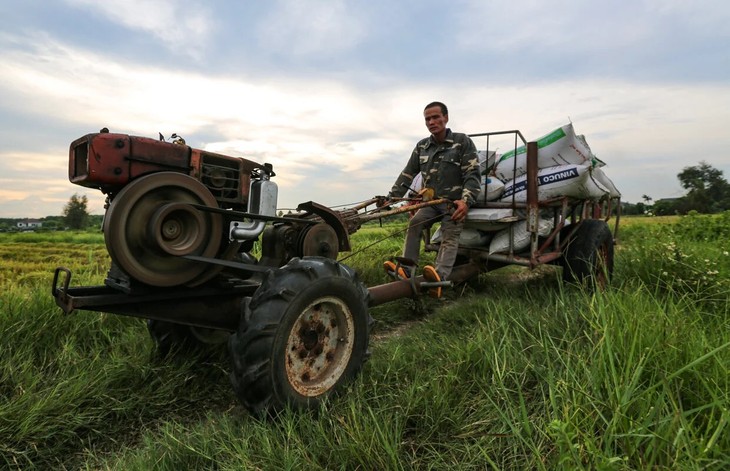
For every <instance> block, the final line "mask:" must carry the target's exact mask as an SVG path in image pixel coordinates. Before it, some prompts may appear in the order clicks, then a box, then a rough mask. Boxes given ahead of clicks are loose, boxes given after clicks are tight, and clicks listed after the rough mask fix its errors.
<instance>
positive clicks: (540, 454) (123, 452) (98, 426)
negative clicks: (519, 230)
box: [0, 217, 730, 470]
mask: <svg viewBox="0 0 730 471" xmlns="http://www.w3.org/2000/svg"><path fill="white" fill-rule="evenodd" d="M718 219H719V218H712V219H710V218H708V219H704V218H703V217H698V219H696V220H690V219H689V218H683V219H681V220H679V222H672V223H667V224H666V225H665V224H658V225H657V224H651V225H649V224H646V225H644V224H640V223H635V222H634V223H632V224H631V226H629V227H627V228H626V229H625V230H624V229H622V231H623V233H622V242H621V246H620V247H618V248H617V252H616V271H615V276H614V280H613V284H612V287H611V289H609V290H608V291H606V292H602V293H593V294H591V293H587V292H584V291H581V290H580V289H579V288H577V287H574V286H563V285H562V284H561V283H560V281H559V275H560V273H559V270H557V269H551V267H548V268H546V269H545V270H540V271H539V274H538V275H536V276H525V275H524V274H523V273H522V272H521V271H515V270H510V269H506V270H499V271H496V272H493V273H489V274H484V275H481V276H480V277H479V279H478V280H476V282H475V283H472V284H470V285H469V286H467V287H462V288H460V289H459V290H458V291H452V292H450V293H449V294H448V295H447V297H446V299H445V300H443V301H434V300H429V299H426V300H424V301H423V302H421V303H416V302H414V301H412V300H399V301H396V302H393V303H390V304H388V305H385V306H381V307H378V308H376V309H374V310H373V315H374V316H375V317H376V320H377V321H378V322H377V323H376V327H375V332H374V334H375V335H374V337H375V338H376V339H377V340H375V341H374V342H373V345H372V348H371V350H372V356H371V359H370V361H369V362H368V363H367V364H366V366H365V368H364V369H363V372H362V374H361V375H360V377H359V378H358V380H357V381H356V382H355V383H353V384H351V385H350V386H349V387H348V388H347V390H346V391H344V392H343V394H342V395H340V396H339V397H336V398H332V399H331V400H330V401H327V403H325V404H324V405H323V406H322V407H321V409H320V410H319V411H316V412H304V413H302V412H293V411H285V412H284V413H282V414H281V415H280V416H279V417H277V418H276V419H275V420H259V419H255V418H253V417H251V416H249V415H248V414H247V413H246V412H245V410H243V409H242V408H241V407H240V406H238V405H237V403H236V401H235V398H234V397H233V393H232V391H231V389H230V386H229V385H228V381H227V370H228V364H227V358H226V352H225V350H224V349H222V350H220V351H214V352H212V353H209V354H208V355H205V356H203V357H200V358H195V357H184V356H182V357H174V358H172V359H170V360H166V361H159V360H156V359H155V358H154V357H153V355H152V349H151V343H150V341H149V340H148V338H147V333H146V329H145V327H144V325H143V323H142V322H141V321H139V320H135V319H130V318H123V317H117V316H112V315H105V314H96V313H88V312H81V313H78V314H74V315H72V316H63V315H62V314H60V312H59V311H58V310H57V309H56V308H55V306H54V305H53V302H52V300H51V299H50V293H49V287H48V286H47V285H46V280H35V281H34V282H31V281H28V282H24V283H21V284H18V285H15V284H13V283H8V284H6V289H5V291H4V292H3V293H2V295H1V296H0V302H1V303H2V314H1V315H0V334H1V335H2V338H3V344H4V347H3V352H4V353H3V355H2V357H0V359H1V360H0V375H2V376H1V380H0V467H8V468H17V469H33V468H36V469H50V468H68V469H125V470H126V469H132V470H134V469H138V470H148V469H161V470H165V469H169V470H179V469H485V468H486V469H488V468H496V469H627V470H628V469H725V468H727V467H728V466H729V465H730V438H729V437H730V434H728V426H727V422H728V419H730V413H729V412H728V410H729V406H730V397H729V395H730V384H728V365H730V334H729V329H728V327H729V326H730V322H729V321H728V296H727V290H726V283H727V280H728V273H730V272H729V271H728V268H729V265H728V263H729V262H728V259H730V258H723V257H725V255H724V252H725V251H726V250H727V247H726V244H727V242H726V241H725V240H726V239H719V238H713V237H712V235H711V234H710V233H709V232H710V231H708V233H707V234H706V237H707V239H706V240H705V239H703V240H697V239H696V238H695V236H690V231H689V230H682V226H681V224H688V222H686V221H691V225H692V228H693V229H696V232H697V233H699V234H703V236H704V234H705V233H704V232H703V231H702V230H701V229H700V226H701V225H702V224H708V225H713V224H716V223H717V220H718ZM728 225H729V226H730V224H728ZM366 229H367V230H363V231H361V232H358V233H357V234H356V235H355V237H354V239H353V241H354V244H355V245H356V247H357V248H360V247H366V246H368V245H370V243H371V242H372V241H374V240H376V239H380V238H382V237H384V236H387V235H388V234H391V233H392V232H393V230H395V231H397V230H398V228H393V227H384V228H382V229H381V228H378V227H373V228H370V227H368V228H366ZM361 234H362V239H360V236H361ZM97 244H98V242H97ZM401 244H402V236H397V237H392V238H388V239H386V241H385V242H382V243H380V244H377V245H375V246H373V247H372V248H370V249H368V250H367V251H365V252H362V253H358V254H357V255H355V256H353V257H350V259H348V260H347V261H346V262H345V263H348V264H350V265H351V266H353V267H355V268H356V269H357V270H358V272H359V273H360V276H361V278H362V279H363V280H364V281H365V282H366V283H367V284H368V285H373V284H380V283H383V282H385V281H386V278H385V276H384V274H383V273H382V267H381V263H382V260H384V259H387V258H389V257H392V256H395V255H398V254H399V252H400V245H401ZM666 244H674V245H673V247H674V249H675V252H676V251H677V250H678V251H679V252H680V253H681V254H682V257H681V259H680V260H681V263H679V264H677V263H675V262H674V261H672V260H675V261H676V257H675V258H674V259H671V258H669V259H668V255H667V253H668V249H667V247H666ZM93 246H94V243H91V244H90V246H89V247H93ZM0 247H2V246H0ZM99 247H101V248H103V243H102V244H101V245H100V246H99ZM670 252H671V251H670ZM430 256H432V255H430V254H427V255H426V258H425V260H428V257H430ZM705 260H708V262H705ZM3 261H4V260H3ZM712 263H714V264H712ZM86 265H87V266H90V265H93V264H86ZM708 267H709V268H711V269H712V271H717V272H718V273H717V274H714V275H711V276H709V277H707V275H706V274H705V273H703V271H707V269H708ZM52 268H53V267H52V266H49V271H50V270H52ZM33 269H34V270H36V269H37V268H33ZM78 269H81V266H79V268H78ZM664 272H667V275H664ZM103 275H104V273H103V271H99V270H97V269H95V268H93V269H89V271H88V272H87V273H86V274H84V275H83V276H81V275H79V279H84V280H85V281H89V282H98V280H99V279H103ZM703 276H706V278H704V279H703V278H702V277H703ZM94 280H97V281H94ZM679 280H681V281H679ZM419 305H420V307H422V308H423V309H418V308H419ZM400 325H405V326H407V328H405V329H398V328H396V327H398V326H400Z"/></svg>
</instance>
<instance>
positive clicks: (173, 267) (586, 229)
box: [52, 126, 618, 413]
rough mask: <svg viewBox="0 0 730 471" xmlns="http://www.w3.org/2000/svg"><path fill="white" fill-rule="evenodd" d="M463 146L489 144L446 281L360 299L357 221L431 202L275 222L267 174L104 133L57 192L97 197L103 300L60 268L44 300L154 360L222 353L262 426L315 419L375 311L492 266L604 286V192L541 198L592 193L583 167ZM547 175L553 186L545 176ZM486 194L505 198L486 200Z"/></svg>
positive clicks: (89, 143)
mask: <svg viewBox="0 0 730 471" xmlns="http://www.w3.org/2000/svg"><path fill="white" fill-rule="evenodd" d="M569 131H572V126H571V128H570V130H569ZM504 135H509V136H514V141H515V149H514V150H513V151H512V152H511V153H509V155H508V154H503V155H502V156H497V155H496V154H495V153H494V152H492V151H490V150H489V141H490V139H494V138H496V137H497V136H504ZM474 136H475V138H476V137H479V138H483V139H486V140H487V150H486V151H480V155H481V156H482V157H483V160H484V162H483V164H484V170H485V172H484V176H483V184H484V187H483V191H482V195H480V197H479V202H478V203H477V204H475V205H474V207H473V208H471V209H470V212H469V216H468V218H467V223H466V226H465V227H466V228H465V229H464V232H463V233H462V239H461V241H460V248H459V256H458V259H457V264H456V265H455V267H454V271H453V273H452V275H451V276H450V278H449V280H445V281H438V282H434V281H428V280H425V279H424V278H423V277H422V276H416V275H415V274H414V276H413V277H410V278H401V277H399V276H397V275H396V274H395V273H397V272H398V270H395V272H391V273H390V275H391V276H390V279H391V280H392V281H390V282H388V283H385V284H382V285H379V286H373V287H369V288H368V287H366V286H364V285H363V283H361V282H360V281H359V279H358V275H357V273H356V271H355V270H354V269H352V268H350V267H348V266H347V265H345V264H343V263H340V262H338V261H337V257H338V255H339V254H340V253H341V252H347V251H350V250H351V245H350V235H351V234H353V233H355V232H356V231H357V230H358V229H359V228H360V227H361V226H362V225H363V224H364V223H366V222H368V221H372V220H377V219H381V218H387V217H390V216H394V215H398V214H402V213H405V212H408V211H412V210H414V209H418V208H420V207H424V206H428V205H432V204H440V203H443V202H444V200H442V199H436V200H430V201H429V200H428V198H427V197H422V196H421V197H418V198H415V199H408V203H409V205H407V206H406V205H403V206H400V207H398V206H397V205H392V206H383V202H384V200H385V198H384V197H377V196H376V197H373V198H371V199H369V200H367V201H363V202H362V203H360V204H358V205H356V206H354V207H351V208H348V209H344V210H333V209H331V208H328V207H326V206H323V205H321V204H318V203H315V202H311V201H310V202H305V203H302V204H300V205H299V206H298V212H297V213H295V214H293V215H288V216H286V217H281V216H277V214H276V209H277V208H276V206H277V197H278V189H277V185H276V183H275V182H274V181H273V178H274V177H275V173H274V170H273V168H272V166H271V165H269V164H259V163H256V162H253V161H250V160H247V159H244V158H234V157H229V156H225V155H221V154H216V153H212V152H207V151H204V150H199V149H194V148H191V147H189V146H188V145H186V144H185V142H184V140H182V139H180V138H177V139H176V140H175V141H173V142H168V141H165V140H164V139H162V136H160V137H161V139H159V140H158V139H152V138H146V137H137V136H130V135H126V134H115V133H111V132H109V131H108V130H107V129H106V128H105V129H103V130H102V131H101V132H99V133H93V134H88V135H86V136H83V137H81V138H79V139H77V140H75V141H74V142H72V143H71V147H70V151H69V178H70V180H71V182H72V183H74V184H77V185H81V186H84V187H88V188H96V189H99V190H101V191H102V192H103V193H104V194H105V195H107V205H106V213H105V215H104V223H103V232H104V240H105V243H106V248H107V250H108V252H109V255H110V258H111V266H110V268H109V271H108V274H107V277H106V279H105V281H104V284H103V285H100V286H71V277H72V274H71V272H70V271H69V270H68V269H67V268H64V267H59V268H57V269H56V271H55V274H54V278H53V286H52V294H53V297H54V298H55V301H56V303H57V304H58V305H59V306H60V307H61V309H62V310H63V311H64V312H65V313H67V314H68V313H71V312H72V311H74V310H77V309H78V310H89V311H99V312H108V313H114V314H121V315H126V316H134V317H139V318H143V319H146V320H147V325H148V329H149V332H150V335H151V336H152V338H153V339H154V341H155V342H156V344H157V348H158V349H159V350H160V351H161V352H163V353H164V352H167V351H169V350H170V349H171V348H173V347H175V346H176V345H197V344H211V343H222V342H226V341H227V342H228V345H229V349H230V355H231V359H232V361H231V365H232V366H231V374H230V376H231V381H232V384H233V388H234V390H235V393H236V395H237V397H238V399H239V400H240V401H241V403H242V404H243V405H244V406H246V407H247V408H248V409H249V410H250V411H252V412H256V413H261V412H265V411H271V410H276V409H280V408H282V407H285V406H292V407H295V408H306V407H315V406H316V405H317V404H318V403H319V402H320V401H321V400H322V399H323V398H324V397H326V396H328V395H330V394H332V393H333V392H335V391H337V390H338V389H339V388H340V387H341V386H342V385H343V384H345V383H347V382H348V381H349V380H351V379H352V378H353V377H355V375H356V374H357V373H358V372H359V371H360V369H361V367H362V365H363V363H364V361H365V360H366V358H367V356H368V342H369V331H370V327H371V324H372V319H371V317H370V315H369V313H368V309H369V308H370V307H372V306H377V305H380V304H383V303H387V302H390V301H394V300H396V299H401V298H404V297H413V298H415V297H418V296H422V295H423V294H426V293H428V292H429V291H433V290H434V289H437V288H442V287H448V286H451V285H452V284H457V283H461V282H464V281H467V280H468V279H470V278H472V277H475V276H477V275H479V274H480V273H483V272H485V271H489V270H493V269H496V268H500V267H503V266H505V265H521V266H526V267H530V268H534V267H536V266H538V265H542V264H554V265H561V266H562V267H563V276H564V278H565V279H566V280H579V281H580V280H583V281H588V282H590V283H592V284H594V285H598V286H603V285H605V283H606V282H607V281H608V279H609V278H610V276H611V272H612V270H613V246H614V239H615V235H616V231H617V229H618V214H617V215H616V225H615V227H614V229H613V230H611V229H610V228H609V226H608V221H609V218H610V216H611V214H612V213H614V212H615V213H618V211H615V209H616V208H617V207H618V204H617V203H618V195H617V194H616V193H617V192H616V191H614V189H608V190H606V191H597V192H596V191H594V190H591V189H588V190H586V180H585V179H584V180H583V181H582V182H581V183H580V184H579V185H578V186H581V188H582V189H581V190H580V191H579V192H578V193H576V191H575V190H574V189H568V190H565V189H564V188H562V187H561V188H559V189H557V190H555V191H553V194H550V193H549V192H548V193H547V194H543V193H540V191H541V190H540V189H541V188H543V187H544V189H545V190H549V187H550V186H551V185H555V184H556V182H557V183H559V182H558V180H560V178H559V176H556V173H555V172H558V173H560V172H562V174H563V175H566V172H567V174H569V175H568V176H570V175H573V174H571V172H574V173H575V174H576V175H577V173H580V172H579V170H580V169H578V167H581V168H582V169H585V172H583V173H581V175H583V174H586V173H587V174H589V176H590V179H591V180H595V181H598V180H600V179H598V178H596V177H598V176H600V175H598V170H600V168H599V166H598V165H596V164H595V159H593V160H594V161H591V160H590V159H592V157H591V156H590V155H588V156H585V155H584V157H587V159H586V161H585V162H581V163H580V165H573V166H572V167H571V165H562V166H556V165H552V166H546V165H544V164H542V163H541V161H542V160H543V156H544V155H545V156H547V155H548V154H549V152H550V147H551V146H554V145H555V142H554V141H555V139H553V141H552V142H549V141H550V139H548V140H538V141H534V142H529V143H528V142H526V141H525V139H524V138H523V137H522V134H521V133H520V132H519V131H504V132H497V133H482V134H478V135H474ZM568 137H570V136H568ZM578 137H580V136H578ZM520 141H521V142H522V144H523V145H522V146H519V147H518V146H517V144H519V142H520ZM541 141H543V142H541ZM569 145H570V146H573V147H575V145H574V144H569ZM558 153H560V152H558ZM497 160H498V161H497ZM561 164H565V162H561ZM508 167H510V168H508ZM569 167H570V168H569ZM549 169H553V170H555V169H557V170H555V172H553V173H552V174H549V175H548V174H545V175H543V173H545V170H549ZM495 170H496V173H495ZM500 173H502V174H504V175H503V177H504V176H510V177H511V179H510V180H509V182H510V183H508V184H505V183H504V182H503V181H502V180H507V179H505V178H502V180H500V179H499V178H498V176H499V175H500ZM508 174H509V175H508ZM581 175H577V176H581ZM604 180H605V179H604ZM495 183H498V184H502V186H503V188H501V190H500V189H498V191H497V193H499V196H498V197H496V198H495V197H494V195H495V194H496V193H495V188H494V184H495ZM609 183H610V182H609ZM610 186H612V185H610ZM602 188H603V187H602ZM604 190H605V188H604ZM421 194H422V195H426V196H428V192H427V191H426V192H421ZM404 200H405V199H404ZM424 235H425V237H426V238H427V239H426V242H427V243H426V250H438V231H437V232H436V233H435V234H433V236H431V234H430V233H426V234H424ZM257 242H258V243H259V244H260V250H256V251H254V250H253V249H254V244H255V243H257ZM254 252H255V253H256V254H257V255H254ZM396 260H397V263H398V264H408V260H405V259H396ZM397 268H399V267H398V266H397Z"/></svg>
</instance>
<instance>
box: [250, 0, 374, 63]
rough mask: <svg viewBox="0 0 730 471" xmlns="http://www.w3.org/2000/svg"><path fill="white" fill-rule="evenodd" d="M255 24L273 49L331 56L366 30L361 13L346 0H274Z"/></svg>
mask: <svg viewBox="0 0 730 471" xmlns="http://www.w3.org/2000/svg"><path fill="white" fill-rule="evenodd" d="M270 5H271V7H272V9H271V11H269V12H268V14H267V15H266V16H265V17H264V18H262V19H261V21H260V22H259V23H258V26H257V28H256V30H257V32H258V36H259V43H260V44H261V45H265V47H266V48H267V50H268V51H270V52H272V53H283V54H287V55H288V54H293V55H295V56H298V55H302V56H312V55H323V56H332V55H334V54H336V53H339V52H342V51H346V50H348V49H351V48H353V47H354V46H356V45H358V44H359V43H360V42H361V41H362V40H363V39H364V38H365V33H366V32H367V27H366V25H365V24H363V21H364V15H363V14H357V13H355V12H354V11H353V9H354V6H353V4H352V3H349V2H346V1H345V0H276V1H274V2H271V3H270Z"/></svg>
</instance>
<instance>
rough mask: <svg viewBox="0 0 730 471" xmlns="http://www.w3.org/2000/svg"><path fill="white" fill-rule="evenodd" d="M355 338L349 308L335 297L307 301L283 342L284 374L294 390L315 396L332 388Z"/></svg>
mask: <svg viewBox="0 0 730 471" xmlns="http://www.w3.org/2000/svg"><path fill="white" fill-rule="evenodd" d="M354 342H355V324H354V319H353V316H352V312H351V311H350V309H349V308H348V307H347V305H346V304H345V303H344V302H343V301H342V300H341V299H339V298H336V297H333V296H328V297H322V298H318V299H316V300H315V301H314V302H312V303H310V304H309V305H308V306H307V307H306V308H305V309H304V310H303V311H302V313H301V314H300V315H299V317H298V318H297V320H296V321H295V322H294V325H293V326H292V329H291V331H290V333H289V338H288V340H287V343H286V363H285V369H286V375H287V378H288V380H289V384H291V386H292V388H294V390H295V391H296V392H297V393H299V394H301V395H302V396H305V397H316V396H319V395H321V394H324V393H326V392H327V391H329V390H330V389H332V388H333V387H334V386H335V384H336V383H337V381H338V380H339V379H340V378H341V377H342V375H343V374H344V373H345V370H346V369H347V365H348V363H349V361H350V357H351V356H352V351H353V348H354Z"/></svg>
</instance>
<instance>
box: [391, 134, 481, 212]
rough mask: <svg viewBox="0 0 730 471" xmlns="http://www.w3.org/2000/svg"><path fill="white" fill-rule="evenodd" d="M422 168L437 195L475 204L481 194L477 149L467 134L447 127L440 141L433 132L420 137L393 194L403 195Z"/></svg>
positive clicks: (394, 195)
mask: <svg viewBox="0 0 730 471" xmlns="http://www.w3.org/2000/svg"><path fill="white" fill-rule="evenodd" d="M418 172H421V173H422V174H423V187H424V188H433V189H434V191H435V197H436V198H448V199H450V200H452V201H453V200H459V199H463V200H465V201H466V204H467V205H469V206H471V205H472V204H474V201H476V198H477V196H478V195H479V186H480V182H479V159H478V158H477V149H476V146H474V142H472V140H471V138H469V136H467V135H466V134H462V133H458V132H451V129H447V130H446V139H445V140H444V142H442V143H440V144H437V143H436V141H435V140H434V139H433V137H431V136H429V137H427V138H425V139H421V140H420V141H418V144H416V147H415V148H414V149H413V152H412V153H411V158H410V159H408V163H407V164H406V166H405V168H404V169H403V171H402V172H401V174H400V175H399V176H398V179H397V180H396V181H395V184H394V185H393V188H391V190H390V196H393V197H401V196H403V195H404V194H405V192H406V191H408V188H406V186H407V185H410V184H411V182H412V181H413V179H414V178H415V176H416V175H418ZM404 184H405V185H404Z"/></svg>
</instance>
